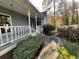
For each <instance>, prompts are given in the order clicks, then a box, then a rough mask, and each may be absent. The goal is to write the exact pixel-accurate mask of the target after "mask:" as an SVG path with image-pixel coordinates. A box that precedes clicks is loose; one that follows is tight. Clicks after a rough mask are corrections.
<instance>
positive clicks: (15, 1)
mask: <svg viewBox="0 0 79 59" xmlns="http://www.w3.org/2000/svg"><path fill="white" fill-rule="evenodd" d="M0 5H1V6H3V7H5V8H7V9H10V10H12V11H16V12H18V13H20V14H23V15H27V16H28V9H29V10H30V11H31V17H33V18H34V17H35V14H37V16H38V17H41V14H40V13H39V11H38V10H37V9H36V8H35V7H34V6H33V5H32V4H31V3H30V2H29V1H28V0H0Z"/></svg>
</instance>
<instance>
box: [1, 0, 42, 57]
mask: <svg viewBox="0 0 79 59" xmlns="http://www.w3.org/2000/svg"><path fill="white" fill-rule="evenodd" d="M33 20H34V22H33ZM38 20H41V14H40V13H39V12H38V11H37V9H36V8H35V7H34V6H33V5H32V4H31V3H30V2H28V1H26V0H6V2H5V0H0V57H1V56H4V55H5V54H6V53H8V52H9V51H11V50H12V49H14V48H15V47H16V45H17V42H18V41H20V40H23V39H24V38H27V37H29V36H30V35H33V36H34V35H37V34H38V33H40V27H41V24H40V25H39V24H38ZM40 22H41V21H40Z"/></svg>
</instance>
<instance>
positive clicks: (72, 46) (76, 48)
mask: <svg viewBox="0 0 79 59" xmlns="http://www.w3.org/2000/svg"><path fill="white" fill-rule="evenodd" d="M64 46H65V47H66V48H67V49H68V51H69V52H70V54H72V55H75V56H77V59H79V43H78V42H77V43H72V42H69V41H66V42H65V43H64Z"/></svg>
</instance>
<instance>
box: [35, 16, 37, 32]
mask: <svg viewBox="0 0 79 59" xmlns="http://www.w3.org/2000/svg"><path fill="white" fill-rule="evenodd" d="M35 22H36V30H37V15H35Z"/></svg>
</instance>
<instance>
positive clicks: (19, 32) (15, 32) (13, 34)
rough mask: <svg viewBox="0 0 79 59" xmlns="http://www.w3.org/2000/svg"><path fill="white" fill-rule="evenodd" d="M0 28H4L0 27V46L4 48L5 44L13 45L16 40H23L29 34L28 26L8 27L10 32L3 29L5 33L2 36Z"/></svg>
mask: <svg viewBox="0 0 79 59" xmlns="http://www.w3.org/2000/svg"><path fill="white" fill-rule="evenodd" d="M1 28H4V29H5V27H4V26H0V46H4V45H6V44H7V43H13V42H15V41H16V40H19V39H20V38H23V37H25V36H27V34H29V26H9V28H10V32H8V30H7V29H5V30H6V32H5V33H4V34H2V33H1ZM30 29H32V28H30ZM4 37H5V39H4ZM4 41H5V42H4Z"/></svg>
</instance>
